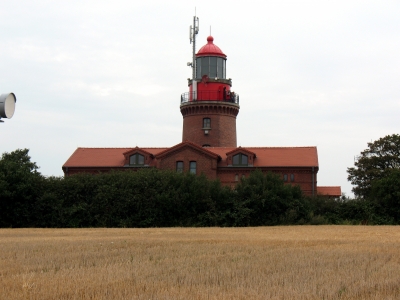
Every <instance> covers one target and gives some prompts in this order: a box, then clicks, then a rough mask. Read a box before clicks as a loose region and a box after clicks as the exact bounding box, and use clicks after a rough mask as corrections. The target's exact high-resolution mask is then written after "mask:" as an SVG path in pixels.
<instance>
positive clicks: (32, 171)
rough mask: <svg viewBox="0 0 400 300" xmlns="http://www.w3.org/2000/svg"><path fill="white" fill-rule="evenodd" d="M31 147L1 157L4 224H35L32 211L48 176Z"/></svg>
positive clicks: (0, 208)
mask: <svg viewBox="0 0 400 300" xmlns="http://www.w3.org/2000/svg"><path fill="white" fill-rule="evenodd" d="M28 152H29V150H28V149H17V150H15V151H13V152H11V153H7V152H5V153H3V154H2V156H1V159H0V226H1V227H22V226H25V227H27V226H34V222H33V219H34V216H33V215H32V211H33V208H34V203H35V201H36V199H37V198H38V197H39V196H40V195H41V193H42V192H43V185H42V184H43V181H44V178H43V177H42V176H41V174H40V173H39V172H38V171H37V170H38V167H37V165H36V163H34V162H31V161H30V156H29V155H28Z"/></svg>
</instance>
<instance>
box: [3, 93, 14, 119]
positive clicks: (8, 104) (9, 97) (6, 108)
mask: <svg viewBox="0 0 400 300" xmlns="http://www.w3.org/2000/svg"><path fill="white" fill-rule="evenodd" d="M16 102H17V98H16V97H15V95H14V93H9V94H2V95H0V118H7V119H11V118H12V116H13V115H14V111H15V103H16Z"/></svg>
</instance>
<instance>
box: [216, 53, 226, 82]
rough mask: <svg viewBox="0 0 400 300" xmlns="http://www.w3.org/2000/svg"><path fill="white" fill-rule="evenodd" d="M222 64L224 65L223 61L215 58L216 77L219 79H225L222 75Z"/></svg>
mask: <svg viewBox="0 0 400 300" xmlns="http://www.w3.org/2000/svg"><path fill="white" fill-rule="evenodd" d="M223 64H224V59H223V58H221V57H218V58H217V77H219V78H225V77H224V73H223Z"/></svg>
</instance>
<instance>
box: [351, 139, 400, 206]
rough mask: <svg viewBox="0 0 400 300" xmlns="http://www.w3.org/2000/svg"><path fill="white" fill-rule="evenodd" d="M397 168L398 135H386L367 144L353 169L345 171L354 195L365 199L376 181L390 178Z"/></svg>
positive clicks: (399, 162)
mask: <svg viewBox="0 0 400 300" xmlns="http://www.w3.org/2000/svg"><path fill="white" fill-rule="evenodd" d="M399 168H400V135H398V134H392V135H387V136H385V137H383V138H380V139H379V140H377V141H374V142H372V143H368V148H367V149H365V150H364V151H362V152H361V155H360V156H358V157H357V160H356V162H355V163H354V167H352V168H348V169H347V173H348V174H349V175H348V177H347V179H348V180H349V181H350V182H351V183H352V184H353V185H354V187H353V192H354V194H355V195H356V196H358V197H360V198H364V199H367V198H369V197H370V196H371V191H372V185H373V183H374V182H375V181H376V180H380V179H383V178H386V177H387V176H390V174H391V171H392V170H399Z"/></svg>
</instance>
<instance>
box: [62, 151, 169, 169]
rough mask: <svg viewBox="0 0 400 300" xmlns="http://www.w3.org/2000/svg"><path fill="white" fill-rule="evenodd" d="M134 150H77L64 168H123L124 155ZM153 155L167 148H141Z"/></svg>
mask: <svg viewBox="0 0 400 300" xmlns="http://www.w3.org/2000/svg"><path fill="white" fill-rule="evenodd" d="M132 149H134V148H133V147H132V148H77V149H76V150H75V152H74V153H72V155H71V156H70V158H69V159H68V160H67V161H66V162H65V164H64V165H63V167H122V166H123V165H124V160H125V157H124V153H125V152H127V151H129V150H132ZM140 149H142V150H144V151H146V152H149V153H151V154H153V155H155V154H157V153H159V152H161V151H164V150H166V149H167V148H140Z"/></svg>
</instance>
